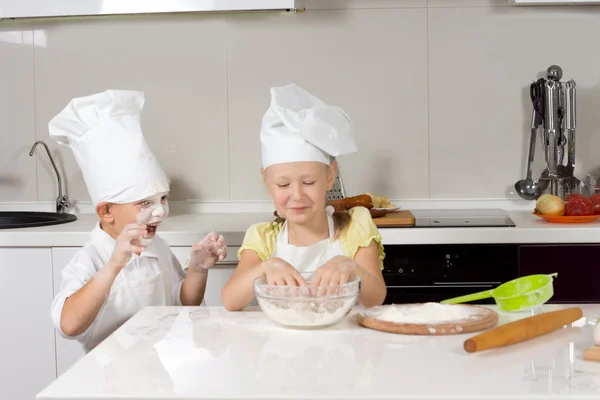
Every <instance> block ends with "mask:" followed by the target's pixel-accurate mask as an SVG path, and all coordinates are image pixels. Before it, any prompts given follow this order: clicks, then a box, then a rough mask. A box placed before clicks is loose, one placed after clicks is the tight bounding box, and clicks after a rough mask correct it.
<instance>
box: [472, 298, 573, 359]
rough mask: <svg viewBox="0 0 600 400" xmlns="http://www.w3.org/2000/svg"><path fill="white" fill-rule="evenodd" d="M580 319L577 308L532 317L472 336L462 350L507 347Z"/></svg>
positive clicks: (473, 350) (474, 350)
mask: <svg viewBox="0 0 600 400" xmlns="http://www.w3.org/2000/svg"><path fill="white" fill-rule="evenodd" d="M582 317H583V311H582V310H581V308H579V307H572V308H567V309H565V310H558V311H550V312H546V313H543V314H539V315H534V316H532V317H527V318H523V319H521V320H518V321H514V322H510V323H508V324H504V325H500V326H499V327H497V328H494V329H490V330H489V331H487V332H484V333H481V334H479V335H476V336H473V337H472V338H470V339H467V340H466V341H465V343H464V349H465V350H466V351H467V352H468V353H474V352H476V351H483V350H489V349H493V348H497V347H504V346H509V345H511V344H515V343H520V342H523V341H525V340H529V339H533V338H536V337H538V336H542V335H545V334H547V333H550V332H552V331H555V330H557V329H560V328H562V327H563V326H565V325H568V324H572V323H573V322H575V321H577V320H579V319H581V318H582Z"/></svg>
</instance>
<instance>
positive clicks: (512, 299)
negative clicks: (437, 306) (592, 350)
mask: <svg viewBox="0 0 600 400" xmlns="http://www.w3.org/2000/svg"><path fill="white" fill-rule="evenodd" d="M557 275H558V274H556V273H554V274H550V275H546V274H538V275H529V276H524V277H521V278H517V279H513V280H512V281H508V282H506V283H503V284H502V285H500V286H498V287H497V288H495V289H491V290H486V291H483V292H478V293H473V294H468V295H465V296H460V297H454V298H451V299H447V300H443V301H441V302H440V303H442V304H460V303H466V302H469V301H475V300H482V299H487V298H490V297H493V298H494V301H495V302H496V304H497V305H498V307H500V309H502V310H504V311H523V310H527V309H531V308H535V307H539V306H541V305H542V304H544V303H545V302H547V301H548V300H550V299H551V298H552V296H554V287H553V286H552V281H553V278H554V277H556V276H557Z"/></svg>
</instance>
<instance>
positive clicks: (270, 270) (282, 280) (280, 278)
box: [262, 258, 306, 286]
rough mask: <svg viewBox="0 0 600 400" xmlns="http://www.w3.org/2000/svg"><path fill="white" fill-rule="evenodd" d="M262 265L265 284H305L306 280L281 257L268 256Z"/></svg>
mask: <svg viewBox="0 0 600 400" xmlns="http://www.w3.org/2000/svg"><path fill="white" fill-rule="evenodd" d="M262 267H263V268H264V271H265V277H266V280H267V284H269V285H281V286H284V285H287V286H304V285H306V281H305V280H304V278H303V277H302V275H300V272H298V270H297V269H296V268H294V267H292V266H291V265H290V264H288V263H287V262H286V261H284V260H282V259H281V258H269V259H268V260H266V261H265V262H263V264H262Z"/></svg>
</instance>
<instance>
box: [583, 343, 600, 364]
mask: <svg viewBox="0 0 600 400" xmlns="http://www.w3.org/2000/svg"><path fill="white" fill-rule="evenodd" d="M583 359H584V360H586V361H600V346H592V347H588V348H587V349H585V350H584V352H583Z"/></svg>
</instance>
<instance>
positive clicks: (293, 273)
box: [222, 85, 386, 310]
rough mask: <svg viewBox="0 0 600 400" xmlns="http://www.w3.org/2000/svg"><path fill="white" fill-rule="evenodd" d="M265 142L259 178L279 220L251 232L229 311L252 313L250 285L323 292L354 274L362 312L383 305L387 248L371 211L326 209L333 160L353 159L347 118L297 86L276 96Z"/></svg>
mask: <svg viewBox="0 0 600 400" xmlns="http://www.w3.org/2000/svg"><path fill="white" fill-rule="evenodd" d="M260 139H261V150H262V164H263V168H262V170H261V173H262V177H263V181H264V184H265V186H266V188H267V191H268V192H269V194H270V195H271V197H272V198H273V203H274V205H275V208H276V211H277V215H278V216H279V218H278V219H277V220H276V221H275V222H266V223H260V224H256V225H253V226H251V227H250V228H249V229H248V231H247V232H246V236H245V238H244V242H243V244H242V246H241V248H240V250H239V253H238V255H239V259H240V261H239V264H238V266H237V268H236V270H235V272H234V274H233V275H232V277H231V279H230V280H229V282H227V284H226V285H225V287H224V288H223V291H222V299H223V304H224V306H225V307H226V308H227V309H229V310H241V309H243V308H244V307H245V306H247V305H248V304H249V303H250V302H251V301H252V299H253V297H254V289H253V281H254V280H255V279H257V278H260V277H262V276H266V278H267V282H268V283H269V284H277V285H304V284H306V282H307V280H310V281H311V285H313V286H326V285H335V284H340V283H345V282H347V281H348V279H349V278H350V276H351V275H353V274H354V275H358V276H359V277H360V278H361V293H360V302H361V303H362V304H363V305H365V306H374V305H379V304H381V303H383V300H384V298H385V295H386V288H385V283H384V280H383V276H382V274H381V270H382V269H383V257H384V253H383V246H382V244H381V236H380V235H379V232H378V230H377V227H376V226H375V224H374V223H373V220H372V219H371V215H370V213H369V211H368V210H367V209H366V208H364V207H356V208H353V209H351V210H350V211H349V212H348V213H334V212H333V208H332V207H331V206H327V201H326V192H327V191H328V190H329V189H331V187H332V185H333V183H334V180H335V177H336V167H337V164H336V162H335V159H334V157H336V156H339V155H343V154H350V153H355V152H356V144H355V142H354V138H353V137H352V123H351V121H350V120H349V118H348V117H347V116H346V114H345V113H344V112H343V111H342V110H341V109H340V108H338V107H334V106H330V105H327V104H325V103H324V102H323V101H321V100H320V99H318V98H316V97H315V96H313V95H311V94H310V93H308V92H306V91H305V90H303V89H302V88H300V87H298V86H296V85H288V86H285V87H277V88H272V89H271V105H270V107H269V109H268V110H267V112H266V114H265V115H264V117H263V121H262V129H261V134H260Z"/></svg>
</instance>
